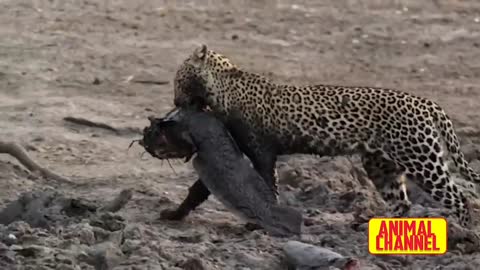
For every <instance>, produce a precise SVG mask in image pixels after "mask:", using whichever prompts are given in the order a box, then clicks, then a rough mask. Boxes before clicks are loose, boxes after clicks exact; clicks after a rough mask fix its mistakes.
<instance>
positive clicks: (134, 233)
mask: <svg viewBox="0 0 480 270" xmlns="http://www.w3.org/2000/svg"><path fill="white" fill-rule="evenodd" d="M123 238H124V239H132V240H133V239H142V238H143V233H142V230H141V229H140V228H139V227H138V225H127V226H126V227H125V229H123Z"/></svg>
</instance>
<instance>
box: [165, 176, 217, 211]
mask: <svg viewBox="0 0 480 270" xmlns="http://www.w3.org/2000/svg"><path fill="white" fill-rule="evenodd" d="M209 196H210V191H209V190H208V189H207V187H206V186H205V185H204V184H203V183H202V180H201V179H198V180H197V181H195V183H194V184H193V185H192V186H191V187H190V188H189V189H188V195H187V197H186V198H185V200H183V202H182V203H181V204H180V205H179V206H178V207H177V208H175V209H166V210H163V211H162V212H161V213H160V218H161V219H166V220H182V219H184V218H185V217H186V216H188V214H189V213H190V212H191V211H193V210H195V208H197V207H198V206H199V205H200V204H202V203H203V202H204V201H206V200H207V199H208V197H209Z"/></svg>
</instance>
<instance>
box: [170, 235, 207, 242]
mask: <svg viewBox="0 0 480 270" xmlns="http://www.w3.org/2000/svg"><path fill="white" fill-rule="evenodd" d="M172 238H173V239H174V240H177V241H180V242H185V243H194V244H195V243H201V242H203V241H204V238H205V235H204V234H203V233H198V232H191V233H187V234H184V235H177V236H174V237H172Z"/></svg>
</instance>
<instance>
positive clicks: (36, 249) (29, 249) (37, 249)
mask: <svg viewBox="0 0 480 270" xmlns="http://www.w3.org/2000/svg"><path fill="white" fill-rule="evenodd" d="M11 249H12V250H13V251H15V252H16V253H18V254H20V255H22V256H23V257H34V258H40V257H46V256H48V255H50V254H52V253H53V250H52V249H51V248H48V247H44V246H39V245H28V246H17V245H12V247H11Z"/></svg>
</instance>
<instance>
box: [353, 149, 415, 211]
mask: <svg viewBox="0 0 480 270" xmlns="http://www.w3.org/2000/svg"><path fill="white" fill-rule="evenodd" d="M362 162H363V167H364V169H365V171H366V172H367V175H368V177H369V178H370V179H371V180H372V182H373V183H374V185H375V187H376V188H377V189H378V191H379V192H380V194H381V195H382V198H383V199H384V200H385V202H386V203H387V204H388V208H389V210H390V212H391V214H392V216H394V217H402V216H405V214H406V213H407V212H408V211H409V210H410V207H411V202H410V200H409V199H408V196H407V188H406V184H405V176H404V172H403V171H402V170H401V169H400V168H399V167H398V166H397V165H396V164H395V163H394V162H393V161H390V160H387V159H385V158H384V157H382V153H381V152H380V151H379V152H375V153H366V154H364V155H363V157H362Z"/></svg>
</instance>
